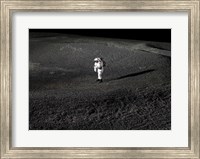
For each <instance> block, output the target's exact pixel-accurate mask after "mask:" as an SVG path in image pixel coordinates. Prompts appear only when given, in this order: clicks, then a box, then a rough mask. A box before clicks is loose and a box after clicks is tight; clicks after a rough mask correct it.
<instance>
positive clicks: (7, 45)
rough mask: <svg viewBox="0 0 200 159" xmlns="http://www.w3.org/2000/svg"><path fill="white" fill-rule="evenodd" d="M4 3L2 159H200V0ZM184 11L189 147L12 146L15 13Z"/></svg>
mask: <svg viewBox="0 0 200 159" xmlns="http://www.w3.org/2000/svg"><path fill="white" fill-rule="evenodd" d="M0 1H1V43H0V44H1V45H0V47H1V54H0V57H1V58H0V63H1V65H0V75H1V80H0V84H1V89H0V95H1V97H0V105H1V118H0V120H1V122H0V123H1V137H0V143H1V158H5V159H6V158H191V159H192V158H199V144H200V142H199V128H200V127H199V89H200V88H199V75H200V71H199V65H200V62H199V60H200V58H199V18H200V17H199V2H200V1H199V0H194V1H193V0H185V1H176V0H171V1H168V0H160V1H157V0H156V1H151V0H144V1H137V0H122V1H118V0H114V1H101V0H94V1H85V0H81V1H68V0H64V1H61V0H57V1H46V0H42V1H35V0H15V1H12V0H0ZM19 11H20V12H36V11H40V12H51V11H57V12H61V11H62V12H69V11H74V12H75V11H77V12H85V11H89V12H104V11H109V12H112V11H117V12H126V11H131V12H132V11H134V12H136V11H137V12H140V11H144V12H152V11H154V12H172V11H173V12H179V11H186V12H188V14H189V21H188V28H189V33H188V35H189V36H188V37H189V39H188V41H189V44H188V45H189V50H188V51H189V61H188V62H189V73H188V80H189V86H188V88H189V106H188V108H189V109H188V110H189V113H188V119H189V124H188V125H189V128H188V129H189V133H188V134H189V136H188V139H189V140H188V142H189V145H188V147H173V148H171V147H148V148H147V147H145V148H144V147H137V148H135V147H133V148H131V147H109V148H106V147H103V148H102V147H99V148H98V147H85V148H83V147H68V148H61V147H60V148H58V147H51V148H49V147H20V148H16V147H12V144H11V143H12V122H11V121H12V113H11V112H12V97H11V95H12V67H11V64H12V60H11V59H12V58H11V57H12V29H11V28H12V15H13V13H15V12H19Z"/></svg>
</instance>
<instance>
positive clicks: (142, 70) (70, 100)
mask: <svg viewBox="0 0 200 159" xmlns="http://www.w3.org/2000/svg"><path fill="white" fill-rule="evenodd" d="M99 56H100V57H103V58H104V60H105V61H106V67H105V72H104V74H103V83H98V82H96V78H97V74H96V73H95V72H94V71H93V59H94V58H95V57H99ZM29 129H30V130H170V129H171V44H170V43H161V42H149V41H134V40H125V39H111V38H95V37H84V36H75V35H73V36H72V35H66V34H53V33H51V34H50V33H45V34H41V33H38V34H37V33H34V34H33V35H31V34H30V41H29Z"/></svg>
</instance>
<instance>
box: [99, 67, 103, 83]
mask: <svg viewBox="0 0 200 159" xmlns="http://www.w3.org/2000/svg"><path fill="white" fill-rule="evenodd" d="M102 74H103V71H102V70H100V69H98V81H100V82H102Z"/></svg>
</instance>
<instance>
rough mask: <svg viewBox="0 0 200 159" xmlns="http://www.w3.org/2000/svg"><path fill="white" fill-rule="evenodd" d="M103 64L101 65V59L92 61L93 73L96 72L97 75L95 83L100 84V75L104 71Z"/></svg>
mask: <svg viewBox="0 0 200 159" xmlns="http://www.w3.org/2000/svg"><path fill="white" fill-rule="evenodd" d="M103 67H104V64H103V60H102V59H101V58H98V57H97V58H95V59H94V72H97V74H98V79H97V81H100V82H102V74H103V71H104V68H103Z"/></svg>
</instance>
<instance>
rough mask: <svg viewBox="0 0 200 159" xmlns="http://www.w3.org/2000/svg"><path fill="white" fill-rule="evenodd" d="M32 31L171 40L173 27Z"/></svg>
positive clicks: (33, 30)
mask: <svg viewBox="0 0 200 159" xmlns="http://www.w3.org/2000/svg"><path fill="white" fill-rule="evenodd" d="M29 31H30V33H34V32H41V33H43V32H44V33H64V34H74V35H83V36H94V37H108V38H119V39H132V40H147V41H160V42H171V29H29Z"/></svg>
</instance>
